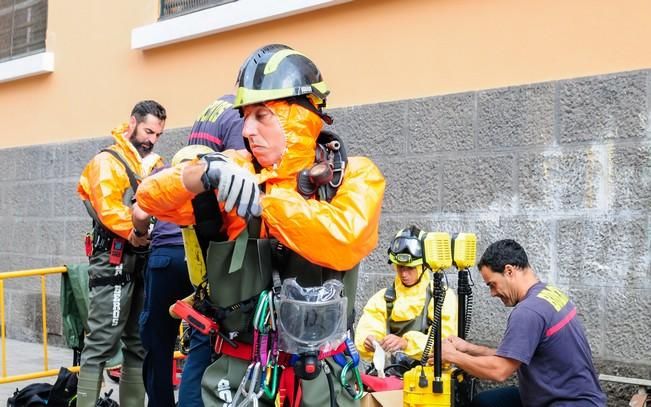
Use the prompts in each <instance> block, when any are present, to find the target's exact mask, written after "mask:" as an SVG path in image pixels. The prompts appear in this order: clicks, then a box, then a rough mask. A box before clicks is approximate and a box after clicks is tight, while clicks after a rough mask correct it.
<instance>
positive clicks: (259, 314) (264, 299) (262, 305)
mask: <svg viewBox="0 0 651 407" xmlns="http://www.w3.org/2000/svg"><path fill="white" fill-rule="evenodd" d="M268 301H269V296H268V295H267V292H266V291H263V292H261V293H260V297H259V298H258V304H257V305H256V307H255V314H253V328H254V329H257V330H259V331H262V329H263V328H264V321H265V320H266V319H267V310H268V306H267V305H268Z"/></svg>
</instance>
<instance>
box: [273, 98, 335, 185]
mask: <svg viewBox="0 0 651 407" xmlns="http://www.w3.org/2000/svg"><path fill="white" fill-rule="evenodd" d="M265 106H267V107H268V108H269V109H270V110H271V111H272V112H273V113H274V114H275V115H276V117H277V118H278V121H279V122H280V125H281V127H282V129H283V133H284V135H285V151H284V152H283V154H282V156H281V157H280V161H279V162H278V163H277V164H276V165H274V166H273V167H270V168H263V169H262V171H261V172H260V183H263V182H267V181H271V182H270V184H273V186H279V187H282V188H288V189H292V190H296V177H297V174H298V173H299V172H301V171H302V170H304V169H306V168H309V167H310V166H312V164H314V157H315V151H316V139H317V137H318V136H319V133H320V132H321V129H322V127H323V122H322V120H321V118H320V117H319V116H318V115H317V114H315V113H314V112H311V111H309V110H307V109H306V108H304V107H303V106H300V105H298V104H295V103H289V102H287V101H286V100H275V101H270V102H265Z"/></svg>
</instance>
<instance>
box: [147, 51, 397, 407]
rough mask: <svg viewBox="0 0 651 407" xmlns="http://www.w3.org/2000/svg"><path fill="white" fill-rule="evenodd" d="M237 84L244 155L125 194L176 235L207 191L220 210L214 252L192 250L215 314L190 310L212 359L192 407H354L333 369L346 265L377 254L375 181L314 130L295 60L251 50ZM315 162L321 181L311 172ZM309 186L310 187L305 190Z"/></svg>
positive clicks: (309, 67)
mask: <svg viewBox="0 0 651 407" xmlns="http://www.w3.org/2000/svg"><path fill="white" fill-rule="evenodd" d="M237 87H238V89H237V92H236V96H235V101H234V107H235V108H237V109H238V110H239V112H240V114H241V115H242V117H243V118H244V127H243V131H242V134H243V136H244V138H245V140H246V142H247V144H248V146H247V147H248V149H249V151H250V152H251V154H252V158H251V157H244V156H242V155H238V154H211V155H208V156H205V157H204V158H202V159H201V160H195V161H193V162H191V163H188V164H185V165H183V164H182V165H181V166H178V167H175V168H173V169H170V170H166V171H162V172H161V173H160V174H156V175H155V176H153V177H151V178H149V179H147V180H145V181H144V182H143V184H142V185H141V186H140V188H139V189H138V196H137V199H138V202H139V203H140V204H141V205H142V206H143V207H144V208H145V209H146V210H148V211H151V213H152V214H154V215H155V216H157V217H158V218H159V219H166V220H170V221H173V222H175V223H178V224H181V225H190V224H193V223H194V222H196V221H197V220H198V218H200V217H197V214H196V211H194V210H193V207H192V206H193V205H192V201H193V200H194V199H195V197H196V196H197V194H202V193H205V191H209V192H210V193H212V194H213V196H216V199H217V201H218V203H219V207H218V208H216V209H215V213H217V214H219V216H220V219H221V220H222V221H223V225H224V229H225V232H226V234H227V238H226V239H225V240H226V241H223V240H224V239H222V241H216V240H215V239H214V238H213V239H202V238H201V237H200V239H199V243H200V244H201V246H202V248H205V252H204V255H205V260H206V269H207V276H208V284H209V290H207V291H208V292H207V295H208V296H209V298H210V300H211V302H212V303H213V304H212V305H213V308H210V307H207V308H206V307H205V306H206V305H209V304H205V302H204V303H202V304H201V305H200V308H201V309H202V310H204V311H205V312H207V313H206V314H205V315H210V316H213V317H214V319H215V320H216V322H217V323H218V324H219V331H220V336H219V337H218V338H217V340H218V343H217V345H218V346H216V347H215V350H216V352H217V353H219V354H220V357H219V358H218V359H217V360H216V361H215V362H214V363H213V364H212V365H211V366H210V367H209V368H208V369H207V370H206V373H205V374H204V377H203V380H202V391H203V393H202V394H203V400H204V403H205V405H206V406H217V405H220V406H221V405H225V404H233V405H238V402H242V403H244V404H246V403H253V404H256V405H258V404H259V405H269V406H271V405H287V404H284V403H289V405H292V406H299V405H300V406H303V407H310V406H315V407H316V406H319V407H321V406H327V405H336V404H338V405H339V406H341V407H345V406H358V405H359V398H360V397H361V395H362V394H363V393H362V389H361V386H360V388H357V389H356V388H355V387H354V386H351V385H350V384H352V383H353V382H355V381H356V378H355V377H354V376H353V377H351V375H353V374H354V371H356V369H357V368H356V364H355V366H353V365H352V363H353V362H352V358H351V360H350V361H348V362H350V363H351V364H350V365H348V362H342V360H344V361H345V360H346V359H348V358H349V357H350V356H344V355H343V348H348V349H351V350H352V351H354V348H355V345H354V344H353V343H352V342H350V344H349V345H347V343H346V329H347V328H349V327H351V326H352V322H353V320H354V316H353V303H354V298H355V291H356V285H357V270H358V265H359V263H360V261H361V260H362V259H363V258H364V257H365V256H367V255H368V254H369V253H370V252H371V251H372V250H373V248H374V247H375V245H376V244H377V239H378V228H379V217H380V211H381V208H382V199H383V195H384V185H385V183H384V177H383V176H382V174H381V172H380V171H379V169H378V168H377V167H376V166H375V165H374V164H373V162H372V161H371V160H369V159H367V158H365V157H347V156H345V154H344V150H343V148H341V145H342V142H341V140H338V139H335V138H336V137H335V136H334V135H332V134H326V133H325V132H322V129H323V126H324V122H325V123H329V122H331V121H332V119H331V118H330V117H329V116H327V115H326V114H325V113H324V112H323V107H324V106H325V99H326V97H327V96H328V94H329V89H328V87H327V86H326V84H325V82H324V80H323V78H322V76H321V73H320V71H319V70H318V68H317V67H316V65H315V64H314V62H312V60H310V59H309V58H308V57H306V56H305V55H304V54H302V53H300V52H298V51H296V50H293V49H292V48H290V47H288V46H286V45H280V44H273V45H268V46H264V47H261V48H259V49H257V50H256V51H254V52H253V53H252V54H251V56H250V57H249V58H248V59H247V60H246V61H245V62H244V64H243V65H242V68H241V69H240V72H239V75H238V81H237ZM324 134H325V136H324ZM322 137H326V138H328V140H330V141H329V142H327V143H323V142H322ZM335 141H336V143H335ZM324 144H328V145H329V146H330V147H327V148H326V147H324ZM317 152H318V154H317ZM323 156H325V157H326V160H325V162H326V163H327V164H328V165H327V168H325V169H326V170H328V169H330V170H332V172H331V173H328V171H324V172H320V173H318V174H317V171H311V170H312V169H314V168H315V167H316V165H317V164H323V162H324V161H320V160H319V157H323ZM330 163H332V166H330ZM324 167H326V166H325V165H321V167H320V168H324ZM306 169H308V170H310V171H307V172H306ZM302 174H307V175H306V177H304V176H303V175H302ZM317 175H319V176H317ZM299 183H300V185H299ZM309 183H313V184H314V188H304V187H305V186H306V184H309ZM242 236H243V237H242ZM242 242H244V243H242ZM236 259H239V260H238V261H236ZM215 276H217V277H215ZM272 276H273V278H272ZM270 297H271V298H272V299H269V298H270ZM322 298H328V301H322V300H321V299H322ZM199 300H200V299H199ZM252 301H253V303H251V302H252ZM256 304H257V305H256ZM196 306H197V302H195V307H196ZM319 311H326V312H319ZM274 315H276V316H277V318H273V316H274ZM283 316H285V317H287V319H286V318H285V317H283ZM251 321H254V322H256V323H255V325H254V324H253V323H251ZM270 330H271V331H275V332H273V333H271V334H269V335H267V336H266V337H265V338H266V339H264V341H265V342H264V343H263V342H262V341H263V339H260V342H257V341H254V338H255V337H258V338H260V337H259V336H256V334H255V332H257V333H260V332H265V333H269V332H270ZM254 342H255V343H254ZM265 349H266V351H265ZM276 349H277V350H279V351H282V352H286V354H285V355H286V356H290V355H293V356H291V357H288V358H282V357H280V356H279V355H278V352H277V351H276ZM306 349H309V350H306ZM333 354H337V355H340V357H338V358H337V359H338V360H339V361H337V360H336V359H335V358H333V357H331V355H333ZM355 354H356V352H355ZM342 358H343V359H342ZM263 363H264V364H263ZM339 363H344V366H348V367H347V368H344V367H342V366H341V365H340V364H339ZM344 369H345V370H344ZM279 372H282V373H279ZM342 372H344V375H342V374H341V373H342ZM346 372H348V376H346V374H345V373H346ZM342 377H343V379H342ZM346 381H348V383H346ZM360 381H361V379H360ZM260 383H262V384H261V385H260ZM360 384H361V383H360ZM254 399H255V401H254Z"/></svg>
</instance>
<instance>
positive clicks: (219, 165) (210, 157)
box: [201, 153, 262, 218]
mask: <svg viewBox="0 0 651 407" xmlns="http://www.w3.org/2000/svg"><path fill="white" fill-rule="evenodd" d="M201 160H202V161H204V162H205V163H206V171H205V172H204V173H203V175H202V176H201V182H202V183H203V187H204V188H205V189H206V190H210V189H217V201H219V202H224V209H225V210H226V212H230V211H231V210H232V209H233V208H234V207H237V215H238V216H241V217H243V218H244V217H248V216H251V215H252V216H260V214H261V213H262V208H261V207H260V189H259V188H258V183H257V181H256V179H255V176H254V175H253V174H251V173H250V172H248V171H247V170H245V169H244V168H242V167H240V166H238V165H236V164H234V163H232V162H231V161H229V160H228V158H227V157H226V156H225V155H223V154H221V153H212V154H207V155H204V156H203V157H202V158H201Z"/></svg>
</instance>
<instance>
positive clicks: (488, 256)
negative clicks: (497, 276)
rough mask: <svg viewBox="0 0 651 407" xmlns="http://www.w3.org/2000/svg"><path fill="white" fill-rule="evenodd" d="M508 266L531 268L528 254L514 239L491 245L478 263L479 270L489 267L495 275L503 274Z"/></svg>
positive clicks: (499, 241)
mask: <svg viewBox="0 0 651 407" xmlns="http://www.w3.org/2000/svg"><path fill="white" fill-rule="evenodd" d="M507 264H510V265H512V266H515V267H518V268H526V267H529V259H528V258H527V253H526V252H525V251H524V249H523V248H522V246H520V244H519V243H518V242H516V241H515V240H512V239H504V240H498V241H497V242H495V243H491V245H490V246H488V247H487V248H486V251H484V254H483V255H482V256H481V259H480V260H479V263H477V268H478V269H481V268H482V267H489V268H490V269H491V270H492V271H493V272H495V273H503V272H504V267H505V266H506V265H507Z"/></svg>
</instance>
